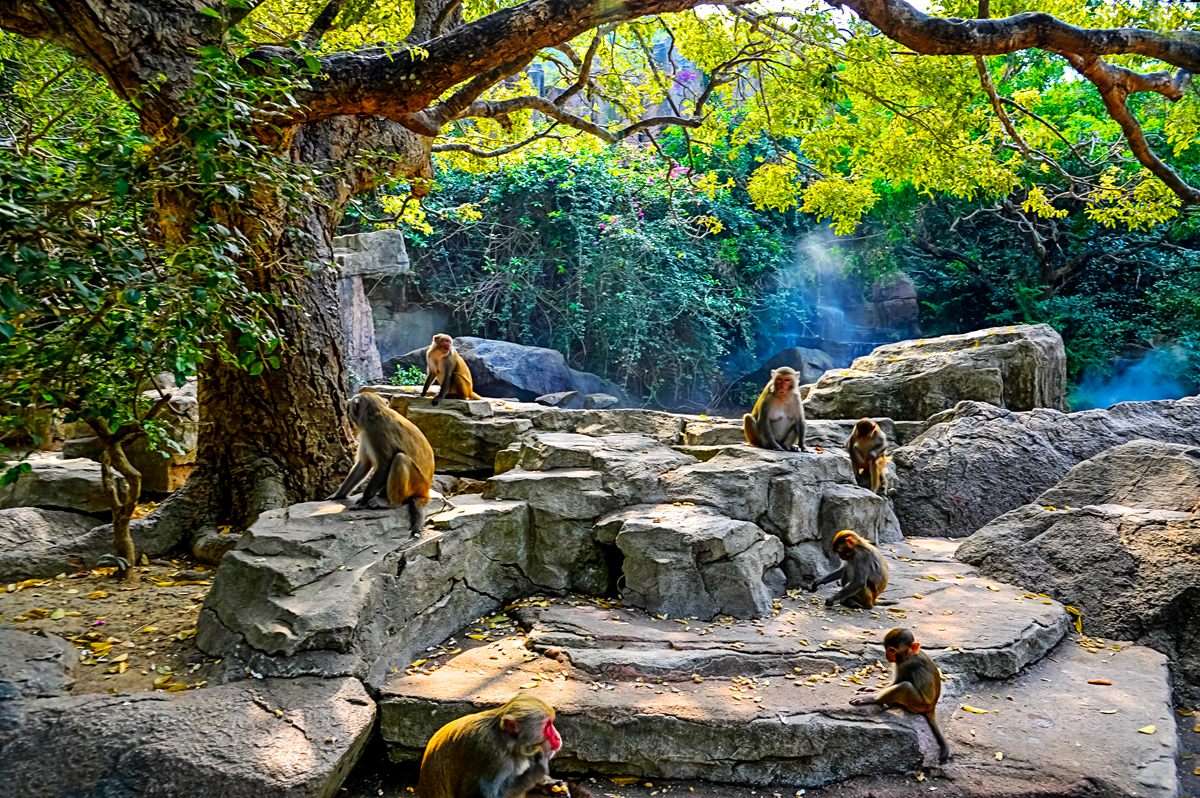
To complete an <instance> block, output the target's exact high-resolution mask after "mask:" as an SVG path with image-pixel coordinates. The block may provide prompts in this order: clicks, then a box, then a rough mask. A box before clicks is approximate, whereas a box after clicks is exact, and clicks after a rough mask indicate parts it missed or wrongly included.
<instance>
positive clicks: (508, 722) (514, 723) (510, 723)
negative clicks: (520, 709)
mask: <svg viewBox="0 0 1200 798" xmlns="http://www.w3.org/2000/svg"><path fill="white" fill-rule="evenodd" d="M520 727H521V724H520V722H519V721H518V720H517V719H516V718H515V717H513V716H512V715H505V716H504V717H502V718H500V729H501V731H503V732H505V733H506V734H512V735H516V733H517V731H518V730H519V729H520Z"/></svg>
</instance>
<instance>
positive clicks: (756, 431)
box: [742, 366, 808, 452]
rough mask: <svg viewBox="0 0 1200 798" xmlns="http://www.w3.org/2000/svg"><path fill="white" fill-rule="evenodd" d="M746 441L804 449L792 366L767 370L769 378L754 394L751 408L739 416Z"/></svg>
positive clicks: (763, 446)
mask: <svg viewBox="0 0 1200 798" xmlns="http://www.w3.org/2000/svg"><path fill="white" fill-rule="evenodd" d="M742 430H743V431H744V432H745V434H746V443H748V444H750V445H751V446H757V447H758V448H760V449H774V450H776V451H789V452H806V451H808V449H806V448H804V401H803V400H802V399H801V398H800V384H799V381H798V380H797V379H796V371H795V369H792V368H789V367H787V366H783V367H782V368H777V369H774V370H772V371H771V381H770V382H768V383H767V385H766V387H765V388H763V389H762V393H760V394H759V395H758V401H757V402H755V403H754V409H753V410H751V411H750V412H749V413H747V414H746V415H744V416H742Z"/></svg>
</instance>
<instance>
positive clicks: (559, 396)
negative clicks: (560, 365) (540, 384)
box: [533, 391, 583, 408]
mask: <svg viewBox="0 0 1200 798" xmlns="http://www.w3.org/2000/svg"><path fill="white" fill-rule="evenodd" d="M577 400H578V401H577ZM533 401H534V402H535V403H536V404H539V405H545V406H546V407H564V408H569V407H580V406H582V405H583V401H582V400H580V399H579V391H559V392H558V393H548V394H545V395H543V396H539V397H538V398H536V399H534V400H533Z"/></svg>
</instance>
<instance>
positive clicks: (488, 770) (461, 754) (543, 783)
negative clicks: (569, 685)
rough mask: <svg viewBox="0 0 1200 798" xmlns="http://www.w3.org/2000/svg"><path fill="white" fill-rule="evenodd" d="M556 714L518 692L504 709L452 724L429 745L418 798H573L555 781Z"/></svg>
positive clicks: (477, 714)
mask: <svg viewBox="0 0 1200 798" xmlns="http://www.w3.org/2000/svg"><path fill="white" fill-rule="evenodd" d="M554 714H555V713H554V707H552V706H550V705H549V704H547V703H546V702H545V701H542V700H541V699H539V698H535V697H533V696H532V695H529V694H528V693H518V694H517V695H515V696H513V698H512V699H510V700H509V702H508V703H507V704H505V705H503V706H501V707H497V708H496V709H489V710H486V711H484V712H476V713H475V714H473V715H466V716H464V717H461V718H458V719H457V720H452V721H450V722H449V723H447V724H446V725H445V726H443V727H442V728H440V729H438V730H437V731H436V732H434V735H433V737H431V738H430V739H429V744H428V745H426V746H425V754H424V756H422V757H421V775H420V777H419V781H418V784H417V795H418V796H419V797H420V798H525V796H526V795H527V794H529V793H531V792H537V793H550V794H553V795H561V796H564V797H565V798H570V791H569V790H568V789H567V785H566V784H565V783H564V782H561V781H557V780H555V779H553V778H551V777H550V760H551V758H553V756H554V755H555V754H556V753H558V750H559V749H560V748H562V737H560V736H559V733H558V730H557V729H555V728H554ZM577 798H581V797H580V796H577Z"/></svg>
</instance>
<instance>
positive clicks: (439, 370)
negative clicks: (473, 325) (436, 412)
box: [421, 333, 483, 405]
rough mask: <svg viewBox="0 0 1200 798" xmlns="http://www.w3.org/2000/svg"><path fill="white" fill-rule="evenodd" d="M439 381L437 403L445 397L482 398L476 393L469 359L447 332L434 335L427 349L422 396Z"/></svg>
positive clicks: (435, 402)
mask: <svg viewBox="0 0 1200 798" xmlns="http://www.w3.org/2000/svg"><path fill="white" fill-rule="evenodd" d="M435 379H436V380H437V381H438V389H439V390H438V393H437V396H435V397H433V403H434V404H435V405H436V404H437V403H438V402H440V401H442V400H443V399H482V398H483V397H482V396H480V395H479V394H477V393H475V382H474V381H473V380H472V379H471V370H470V369H469V368H467V361H465V360H463V357H462V355H460V354H459V353H458V350H457V349H455V348H454V339H453V338H451V337H450V336H449V335H446V334H445V333H438V334H437V335H435V336H433V343H431V344H430V345H429V348H428V349H426V350H425V387H423V388H422V389H421V396H424V395H425V394H426V393H428V392H429V386H430V385H431V384H432V383H433V381H434V380H435Z"/></svg>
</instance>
